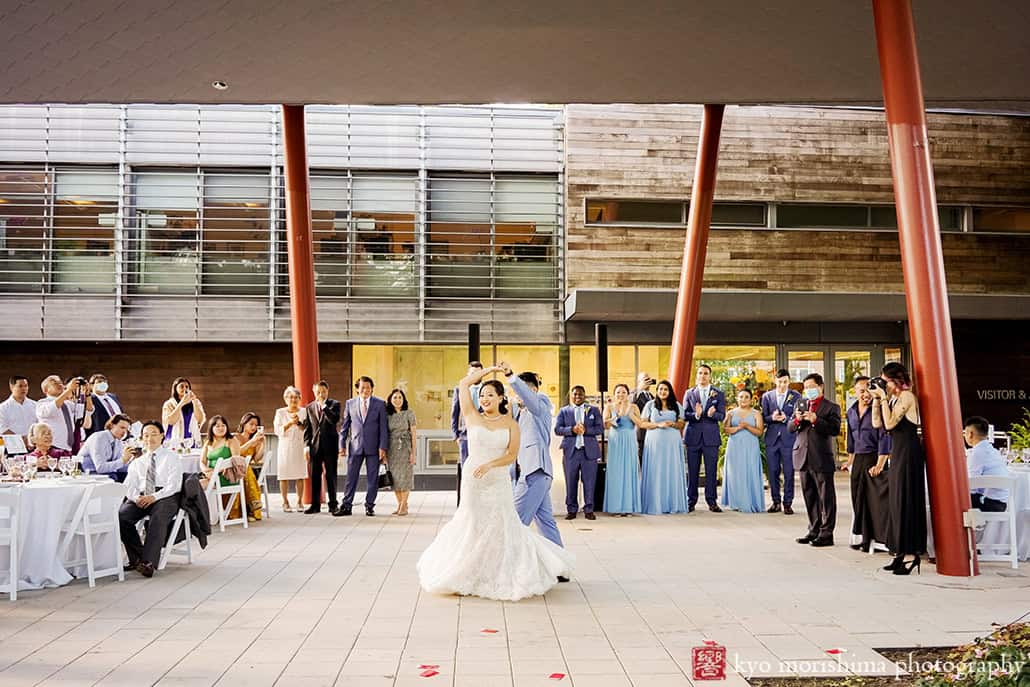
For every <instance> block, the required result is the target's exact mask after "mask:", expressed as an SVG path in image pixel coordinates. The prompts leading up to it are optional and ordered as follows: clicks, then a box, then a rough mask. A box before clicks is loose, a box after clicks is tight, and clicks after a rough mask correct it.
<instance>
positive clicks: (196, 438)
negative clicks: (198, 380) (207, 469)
mask: <svg viewBox="0 0 1030 687" xmlns="http://www.w3.org/2000/svg"><path fill="white" fill-rule="evenodd" d="M206 419H207V415H206V414H205V413H204V404H203V403H201V402H200V399H199V398H197V395H196V394H195V393H193V385H192V384H190V380H188V379H186V378H185V377H176V379H175V381H174V382H172V396H171V398H169V399H168V400H167V401H165V403H164V406H163V407H162V408H161V422H163V423H164V424H165V428H166V429H165V440H166V441H171V442H172V443H173V445H174V444H175V443H178V442H180V441H182V440H184V439H189V440H192V441H193V442H194V443H195V444H196V443H200V441H201V440H202V439H203V435H202V434H201V433H200V428H201V427H203V426H204V421H205V420H206Z"/></svg>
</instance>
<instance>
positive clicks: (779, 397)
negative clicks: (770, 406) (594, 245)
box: [776, 394, 784, 410]
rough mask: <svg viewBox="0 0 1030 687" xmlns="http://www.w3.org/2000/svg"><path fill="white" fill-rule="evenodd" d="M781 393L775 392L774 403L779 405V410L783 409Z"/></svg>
mask: <svg viewBox="0 0 1030 687" xmlns="http://www.w3.org/2000/svg"><path fill="white" fill-rule="evenodd" d="M783 399H784V395H783V394H776V403H777V404H778V405H779V408H780V410H783Z"/></svg>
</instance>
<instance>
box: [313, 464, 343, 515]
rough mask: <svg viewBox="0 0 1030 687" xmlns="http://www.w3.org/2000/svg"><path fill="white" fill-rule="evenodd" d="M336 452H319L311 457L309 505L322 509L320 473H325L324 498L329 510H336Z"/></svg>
mask: <svg viewBox="0 0 1030 687" xmlns="http://www.w3.org/2000/svg"><path fill="white" fill-rule="evenodd" d="M336 464H337V454H336V451H320V452H318V453H316V454H314V455H312V456H311V505H312V506H314V507H315V508H321V507H322V473H323V472H325V496H326V499H328V500H329V510H336Z"/></svg>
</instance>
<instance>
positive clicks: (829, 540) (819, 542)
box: [811, 537, 833, 547]
mask: <svg viewBox="0 0 1030 687" xmlns="http://www.w3.org/2000/svg"><path fill="white" fill-rule="evenodd" d="M811 545H812V546H815V547H823V546H833V537H825V538H822V539H813V540H812V544H811Z"/></svg>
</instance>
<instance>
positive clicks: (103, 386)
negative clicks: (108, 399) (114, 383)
mask: <svg viewBox="0 0 1030 687" xmlns="http://www.w3.org/2000/svg"><path fill="white" fill-rule="evenodd" d="M93 388H94V389H96V390H97V391H99V392H100V393H102V394H106V393H107V382H97V383H96V385H94V387H93Z"/></svg>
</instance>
